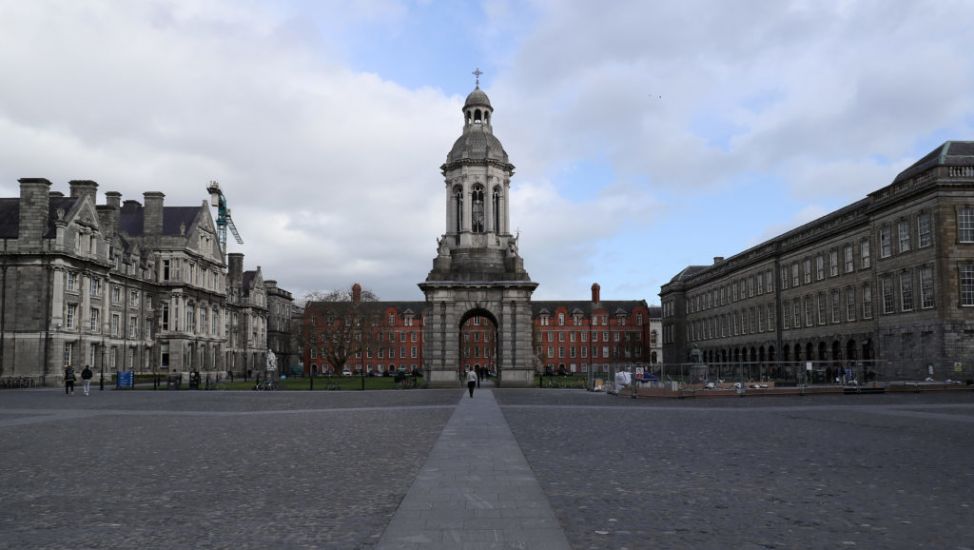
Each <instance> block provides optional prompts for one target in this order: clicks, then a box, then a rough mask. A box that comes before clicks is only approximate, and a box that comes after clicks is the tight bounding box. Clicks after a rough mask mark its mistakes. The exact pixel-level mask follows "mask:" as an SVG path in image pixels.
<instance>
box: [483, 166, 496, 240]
mask: <svg viewBox="0 0 974 550" xmlns="http://www.w3.org/2000/svg"><path fill="white" fill-rule="evenodd" d="M487 181H488V182H490V179H489V178H488V179H487ZM484 218H486V219H485V220H484V233H494V232H496V231H497V229H496V228H495V227H494V191H493V190H492V189H491V187H490V183H488V184H487V187H486V188H485V189H484Z"/></svg>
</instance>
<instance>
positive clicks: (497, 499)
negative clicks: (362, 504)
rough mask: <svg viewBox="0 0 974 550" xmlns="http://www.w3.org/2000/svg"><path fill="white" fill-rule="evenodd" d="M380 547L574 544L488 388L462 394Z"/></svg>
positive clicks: (557, 549)
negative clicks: (555, 513)
mask: <svg viewBox="0 0 974 550" xmlns="http://www.w3.org/2000/svg"><path fill="white" fill-rule="evenodd" d="M378 548H379V549H380V550H387V549H414V548H415V549H419V548H423V549H429V550H435V549H440V548H442V549H450V550H474V549H512V550H513V549H524V550H527V549H531V550H562V549H568V548H570V546H569V544H568V539H567V538H566V537H565V533H564V531H563V530H562V528H561V526H560V524H559V523H558V520H557V519H556V518H555V515H554V513H553V512H552V509H551V506H550V504H549V503H548V498H547V497H546V496H545V494H544V492H543V491H542V490H541V486H540V484H539V483H538V480H537V479H535V477H534V473H533V472H532V471H531V468H530V467H529V466H528V463H527V460H525V458H524V454H523V453H522V452H521V448H520V446H519V445H518V443H517V441H516V440H515V439H514V435H513V434H512V433H511V429H510V427H509V426H508V425H507V421H506V420H505V419H504V415H503V414H502V413H501V410H500V407H498V406H497V402H496V401H495V400H494V394H493V392H492V391H491V390H489V389H483V388H482V389H480V390H477V391H475V392H474V397H473V398H472V399H471V398H469V397H467V396H466V395H464V398H463V399H461V401H460V403H459V404H458V405H457V408H456V411H455V412H454V413H453V416H452V417H451V418H450V421H449V422H448V423H447V425H446V428H444V430H443V432H442V434H441V435H440V437H439V439H438V440H437V442H436V444H435V445H434V446H433V450H432V451H431V452H430V455H429V457H428V458H427V460H426V463H425V464H424V465H423V468H422V470H420V473H419V475H418V476H417V478H416V480H415V481H414V482H413V485H412V487H410V489H409V492H408V493H407V494H406V497H405V498H404V499H403V501H402V503H401V504H400V505H399V508H398V509H397V511H396V514H395V515H394V516H393V518H392V521H391V522H390V523H389V526H388V527H387V528H386V530H385V532H384V533H383V535H382V538H381V540H380V542H379V545H378Z"/></svg>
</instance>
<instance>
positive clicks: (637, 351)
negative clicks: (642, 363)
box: [547, 346, 642, 359]
mask: <svg viewBox="0 0 974 550" xmlns="http://www.w3.org/2000/svg"><path fill="white" fill-rule="evenodd" d="M591 349H592V359H598V358H599V347H598V346H592V348H591ZM547 351H548V353H547V357H548V359H554V358H555V347H554V346H548V350H547ZM620 351H621V353H622V355H623V356H624V357H626V358H630V357H641V356H642V348H640V347H639V346H634V347H632V349H630V348H629V347H628V346H623V347H622V349H621V350H620V348H619V346H616V354H617V355H618V354H619V353H620ZM588 353H589V347H588V346H579V347H578V349H577V350H576V347H575V346H569V347H568V357H570V358H572V359H574V358H575V357H581V358H583V359H585V358H588ZM578 354H580V355H578ZM558 358H559V359H564V358H565V347H564V346H558ZM602 358H603V359H608V358H609V346H602Z"/></svg>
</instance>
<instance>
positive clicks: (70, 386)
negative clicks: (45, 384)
mask: <svg viewBox="0 0 974 550" xmlns="http://www.w3.org/2000/svg"><path fill="white" fill-rule="evenodd" d="M64 393H65V395H71V394H73V393H74V367H72V366H71V365H68V366H66V367H64Z"/></svg>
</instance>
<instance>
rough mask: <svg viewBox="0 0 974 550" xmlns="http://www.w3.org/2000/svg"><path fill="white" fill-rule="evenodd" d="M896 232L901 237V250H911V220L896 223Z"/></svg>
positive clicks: (901, 251)
mask: <svg viewBox="0 0 974 550" xmlns="http://www.w3.org/2000/svg"><path fill="white" fill-rule="evenodd" d="M896 234H897V236H898V237H899V252H900V253H903V252H909V251H910V222H908V221H906V220H902V221H900V222H899V223H897V224H896Z"/></svg>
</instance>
